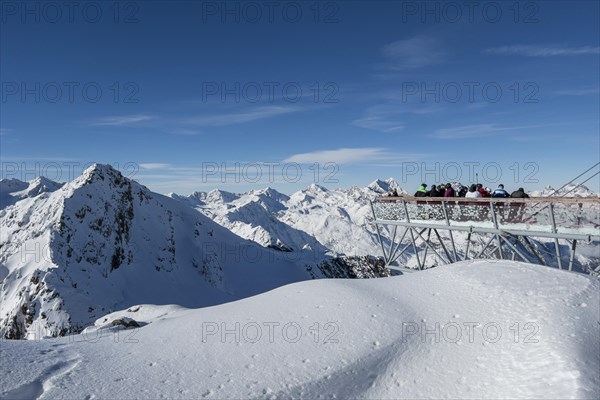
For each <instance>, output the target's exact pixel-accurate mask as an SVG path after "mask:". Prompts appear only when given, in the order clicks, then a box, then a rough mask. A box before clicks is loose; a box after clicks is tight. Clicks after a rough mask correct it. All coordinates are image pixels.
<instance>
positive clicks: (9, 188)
mask: <svg viewBox="0 0 600 400" xmlns="http://www.w3.org/2000/svg"><path fill="white" fill-rule="evenodd" d="M27 186H28V183H27V182H23V181H20V180H18V179H16V178H12V179H2V180H0V192H6V193H11V192H16V191H19V190H25V189H26V188H27Z"/></svg>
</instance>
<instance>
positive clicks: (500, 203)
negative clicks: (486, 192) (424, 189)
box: [371, 196, 600, 270]
mask: <svg viewBox="0 0 600 400" xmlns="http://www.w3.org/2000/svg"><path fill="white" fill-rule="evenodd" d="M371 208H372V212H373V219H374V223H375V224H376V227H377V234H378V237H379V242H380V244H381V250H382V252H383V257H384V260H385V263H386V266H387V267H388V268H390V269H399V270H405V269H404V268H399V267H396V266H394V265H392V264H394V263H395V262H396V261H397V260H398V258H399V257H400V256H401V255H402V254H403V253H405V252H406V251H407V250H408V249H410V248H412V250H413V253H414V255H415V257H416V260H417V264H418V268H419V269H423V268H425V267H426V266H427V265H439V264H449V263H453V262H456V261H461V260H472V259H478V258H497V259H512V260H516V259H520V260H523V261H525V262H536V263H540V264H543V265H548V264H550V263H551V262H549V261H548V257H544V256H543V254H541V252H540V248H539V246H535V245H534V243H532V239H533V238H545V239H546V241H548V240H549V241H550V243H552V241H553V242H554V246H553V247H554V252H555V257H550V259H551V260H552V261H554V260H555V263H556V265H553V266H557V267H558V268H560V269H568V270H572V269H573V264H574V259H575V252H576V250H577V244H578V242H586V243H593V242H600V198H598V197H594V198H572V197H571V198H566V197H539V198H528V199H513V198H508V199H504V198H435V197H434V198H428V197H412V196H410V197H409V196H406V197H404V196H401V197H380V198H378V199H376V200H375V201H372V202H371ZM398 228H404V229H401V230H403V233H402V234H401V235H399V232H398ZM382 229H386V230H388V232H389V237H386V238H384V237H382V233H381V230H382ZM440 232H441V233H440ZM461 232H462V233H461ZM459 233H460V234H459ZM465 235H466V238H465V237H464V236H465ZM458 237H460V244H462V243H463V242H462V241H463V240H465V241H466V243H465V244H464V245H463V246H460V247H459V246H458V245H457V241H458ZM398 238H399V240H398ZM405 238H408V239H407V243H404V240H405ZM561 243H562V244H563V245H562V246H561ZM565 243H566V244H567V245H568V246H564V244H565ZM474 244H477V246H478V248H477V251H474V250H473V247H474ZM596 244H598V243H596ZM598 248H600V247H598ZM565 252H567V253H568V254H564V253H565ZM567 255H568V264H567V262H566V256H567ZM563 256H565V260H563ZM432 257H433V260H432V259H431V258H432ZM598 257H600V253H599V255H598ZM563 261H564V262H563Z"/></svg>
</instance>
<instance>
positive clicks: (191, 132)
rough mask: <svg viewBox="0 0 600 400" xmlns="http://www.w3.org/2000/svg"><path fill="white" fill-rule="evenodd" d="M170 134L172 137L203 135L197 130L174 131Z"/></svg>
mask: <svg viewBox="0 0 600 400" xmlns="http://www.w3.org/2000/svg"><path fill="white" fill-rule="evenodd" d="M169 133H170V134H172V135H179V136H196V135H202V134H203V132H201V131H198V130H195V129H173V130H171V131H169Z"/></svg>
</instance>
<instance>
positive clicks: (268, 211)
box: [170, 178, 600, 276]
mask: <svg viewBox="0 0 600 400" xmlns="http://www.w3.org/2000/svg"><path fill="white" fill-rule="evenodd" d="M393 189H396V190H397V191H398V193H399V194H407V192H406V191H405V190H403V189H402V188H400V187H399V186H398V184H397V183H396V181H395V180H394V179H393V178H389V179H386V180H385V181H382V180H379V179H378V180H375V181H373V182H372V183H370V184H369V185H367V186H366V187H363V188H360V187H356V186H355V187H352V188H350V189H334V190H329V189H327V188H324V187H322V186H319V185H315V184H312V185H310V186H309V187H308V188H306V189H304V190H300V191H298V192H295V193H293V194H291V195H290V196H287V195H285V194H282V193H279V192H277V191H276V190H274V189H272V188H267V189H264V190H254V191H250V192H248V193H242V194H236V193H229V192H225V191H222V190H213V191H210V192H208V193H206V192H196V193H194V194H192V195H191V196H187V197H184V196H179V195H175V194H171V195H170V196H171V197H173V198H175V199H177V200H179V201H181V202H183V203H185V204H187V205H189V206H191V207H193V208H195V209H197V210H198V211H200V212H202V213H204V214H205V215H207V216H208V217H210V218H212V219H213V220H214V221H216V222H217V223H219V224H220V225H222V226H224V227H226V228H227V229H229V230H231V231H232V232H235V233H236V234H237V235H239V236H241V237H244V238H246V239H248V240H252V241H254V242H256V243H258V244H260V245H261V246H263V247H268V248H274V249H278V250H282V251H286V252H290V255H289V256H290V257H297V258H298V259H306V260H307V261H310V262H319V263H320V264H319V265H320V266H321V267H323V266H326V267H325V268H326V269H327V271H324V268H320V269H321V271H323V272H325V274H326V275H327V276H330V275H332V274H333V271H335V270H336V268H335V267H334V266H335V264H336V262H338V261H340V260H342V261H344V264H346V268H347V267H348V266H349V265H352V264H353V263H354V264H356V262H357V260H360V259H361V258H360V257H362V261H367V260H369V262H370V264H369V265H370V267H368V266H367V265H365V268H367V267H368V268H367V276H370V275H369V274H373V273H374V271H377V270H378V267H377V263H376V262H375V261H374V260H372V259H369V258H368V257H369V256H380V255H381V254H382V251H381V244H380V243H379V238H378V236H377V229H376V226H375V225H374V224H373V223H372V222H371V221H372V211H371V205H370V200H373V199H375V198H376V197H379V196H385V195H386V194H389V193H390V192H391V191H392V190H393ZM570 189H572V187H571V188H569V187H567V188H566V191H569V190H570ZM574 193H575V194H578V195H581V196H583V195H590V194H591V195H594V194H593V193H592V192H591V191H590V190H589V189H587V188H586V187H584V186H581V187H579V188H577V190H575V191H572V192H571V193H570V194H574ZM380 233H381V235H382V238H383V240H384V245H385V246H386V248H387V246H388V244H389V241H390V240H391V239H392V237H393V233H392V232H391V231H390V230H389V229H387V228H385V227H382V228H381V230H380ZM439 234H440V235H441V237H443V238H446V239H448V232H447V231H444V230H440V231H439ZM467 237H468V233H466V232H454V240H455V241H456V242H457V243H458V245H457V252H458V254H459V256H461V254H464V251H465V249H466V241H467ZM396 239H398V236H397V237H396ZM531 243H532V245H533V247H534V248H535V251H536V253H537V254H538V256H539V257H541V258H542V259H544V262H546V263H547V264H550V265H553V264H555V263H556V260H555V258H556V255H555V254H556V253H555V251H554V248H553V246H554V242H553V241H552V240H549V239H547V240H546V239H540V240H534V239H532V240H531ZM433 246H434V247H439V246H438V245H437V244H433ZM482 246H484V243H482V242H481V241H478V240H471V244H470V249H471V251H474V252H476V254H477V252H478V251H480V250H482V249H483V248H482ZM587 247H590V248H592V249H593V248H594V245H593V244H592V245H587V244H583V243H581V244H580V246H579V252H578V253H577V254H576V258H575V259H576V261H577V267H576V268H577V269H578V270H582V271H589V270H594V271H596V272H598V268H599V264H600V255H598V254H597V251H595V252H594V251H592V250H589V249H588V248H587ZM507 250H509V249H507ZM438 251H441V249H439V248H438ZM590 254H591V256H590ZM332 257H333V258H334V260H332V259H331V258H332ZM350 257H352V260H349V258H350ZM365 257H366V258H365ZM565 257H566V258H565V259H564V260H563V262H564V263H565V264H566V263H568V262H569V259H568V254H566V252H565ZM430 261H431V262H433V263H432V264H431V265H427V266H426V267H432V266H435V265H437V264H435V263H436V262H437V261H436V260H435V259H432V260H430ZM530 261H531V262H534V263H537V262H539V260H538V259H537V258H532V259H531V260H530ZM417 262H418V261H417V257H416V256H415V253H414V251H413V249H412V248H409V249H408V251H406V252H405V253H404V254H402V256H401V257H400V259H399V262H398V264H399V265H402V266H406V267H409V268H412V267H416V266H417V265H418V264H417ZM368 270H370V272H369V271H368ZM333 275H335V274H333ZM355 275H356V276H361V274H360V273H358V274H355ZM338 276H347V275H346V274H341V275H339V274H338ZM373 276H381V275H377V273H374V274H373Z"/></svg>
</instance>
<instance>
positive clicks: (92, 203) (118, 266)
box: [0, 165, 322, 338]
mask: <svg viewBox="0 0 600 400" xmlns="http://www.w3.org/2000/svg"><path fill="white" fill-rule="evenodd" d="M41 182H42V185H34V184H33V183H32V184H29V185H28V187H27V188H22V187H21V186H23V187H24V185H20V186H19V185H18V184H17V185H16V186H19V187H18V188H19V189H20V190H21V193H25V192H27V193H28V195H27V196H25V195H23V196H22V197H21V200H19V201H17V202H15V203H14V204H12V205H8V206H7V207H5V208H4V209H2V210H0V227H1V231H0V249H1V253H0V279H1V281H0V284H1V286H0V336H1V337H6V338H24V337H27V336H28V335H29V333H28V331H29V330H30V329H31V328H32V327H36V326H37V327H39V326H41V327H42V328H43V329H44V330H45V331H46V332H47V333H48V334H52V335H64V334H66V333H69V332H78V331H80V330H81V329H82V328H83V327H85V326H86V325H89V324H90V323H91V322H93V321H94V320H95V319H96V318H98V317H99V316H101V315H104V314H107V313H108V312H111V311H114V310H118V309H121V308H125V307H128V306H131V305H133V304H139V303H153V304H179V305H183V306H188V307H200V306H207V305H214V304H219V303H222V302H225V301H231V300H235V299H240V298H242V297H246V296H251V295H254V294H257V293H262V292H264V291H267V290H270V289H273V288H275V287H278V286H281V285H284V284H287V283H291V282H296V281H299V280H304V279H310V278H312V277H320V276H322V275H321V274H320V273H319V272H318V271H307V270H306V268H305V266H304V265H302V264H300V263H298V262H295V261H290V260H289V259H286V258H285V257H283V255H282V253H281V252H278V251H273V250H269V249H264V248H263V247H261V246H258V245H256V244H255V243H253V242H251V241H248V240H244V239H242V238H240V237H239V236H236V235H234V234H233V233H231V232H230V231H228V230H227V229H225V228H223V227H221V226H220V225H218V224H216V223H215V222H213V221H212V220H211V219H209V218H207V217H206V216H204V215H202V214H200V213H198V212H197V211H195V210H193V209H191V208H190V207H188V206H186V205H183V204H182V203H181V202H178V201H175V200H173V199H171V198H168V197H165V196H162V195H159V194H156V193H153V192H151V191H149V190H148V189H147V188H146V187H144V186H142V185H140V184H138V183H136V182H134V181H130V180H128V179H127V178H125V177H123V175H121V173H120V172H118V171H117V170H115V169H113V168H112V167H110V166H108V165H94V166H92V167H90V168H88V169H87V170H86V171H85V172H84V173H83V174H82V175H81V176H80V177H78V178H77V179H75V180H74V181H72V182H69V183H67V184H65V185H64V186H62V187H59V188H56V187H51V185H49V184H48V183H47V182H43V181H41ZM17 183H18V182H17ZM13 186H15V185H13ZM48 187H51V188H52V189H54V190H46V189H44V188H48ZM36 188H37V189H36ZM40 188H41V189H40ZM38 189H39V190H38ZM11 193H14V191H13V192H11Z"/></svg>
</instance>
